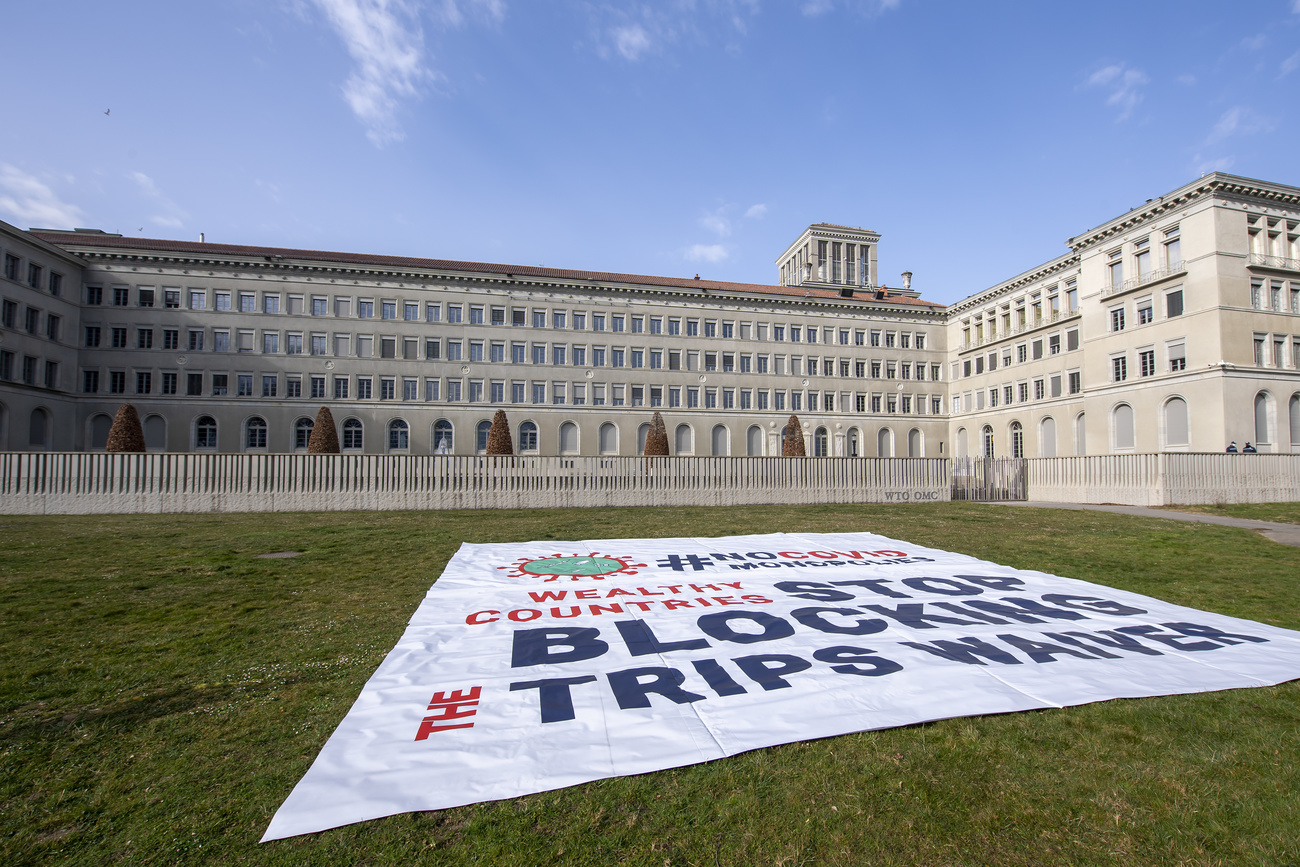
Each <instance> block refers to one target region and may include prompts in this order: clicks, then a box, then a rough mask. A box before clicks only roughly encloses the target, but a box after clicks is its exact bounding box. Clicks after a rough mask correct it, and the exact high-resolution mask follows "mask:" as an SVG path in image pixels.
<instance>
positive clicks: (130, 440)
mask: <svg viewBox="0 0 1300 867" xmlns="http://www.w3.org/2000/svg"><path fill="white" fill-rule="evenodd" d="M104 451H106V452H142V451H144V428H143V427H141V426H140V414H139V413H138V412H136V411H135V407H134V406H132V405H131V404H129V403H124V404H122V405H121V406H119V407H118V408H117V415H115V416H114V417H113V426H112V427H110V428H109V429H108V444H107V445H105V446H104Z"/></svg>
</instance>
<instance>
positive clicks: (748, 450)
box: [745, 424, 763, 458]
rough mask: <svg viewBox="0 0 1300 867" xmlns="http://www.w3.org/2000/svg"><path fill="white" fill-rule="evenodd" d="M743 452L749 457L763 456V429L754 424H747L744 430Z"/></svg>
mask: <svg viewBox="0 0 1300 867" xmlns="http://www.w3.org/2000/svg"><path fill="white" fill-rule="evenodd" d="M745 454H747V455H749V456H750V457H751V458H761V457H762V456H763V429H762V428H761V427H759V426H758V425H756V424H752V425H750V426H749V430H747V431H745Z"/></svg>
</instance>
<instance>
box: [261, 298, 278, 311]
mask: <svg viewBox="0 0 1300 867" xmlns="http://www.w3.org/2000/svg"><path fill="white" fill-rule="evenodd" d="M262 312H263V313H279V312H280V296H279V295H263V296H262Z"/></svg>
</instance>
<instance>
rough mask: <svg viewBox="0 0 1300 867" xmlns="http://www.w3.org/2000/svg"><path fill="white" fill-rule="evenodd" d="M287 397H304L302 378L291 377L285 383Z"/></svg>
mask: <svg viewBox="0 0 1300 867" xmlns="http://www.w3.org/2000/svg"><path fill="white" fill-rule="evenodd" d="M284 396H285V397H302V377H301V376H290V377H288V378H286V379H285V381H284Z"/></svg>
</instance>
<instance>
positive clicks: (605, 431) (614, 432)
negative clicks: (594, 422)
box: [599, 421, 618, 455]
mask: <svg viewBox="0 0 1300 867" xmlns="http://www.w3.org/2000/svg"><path fill="white" fill-rule="evenodd" d="M599 446H600V453H601V454H602V455H616V454H618V428H616V427H615V426H614V424H613V422H608V421H607V422H605V423H604V424H603V425H601V426H600V437H599Z"/></svg>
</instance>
